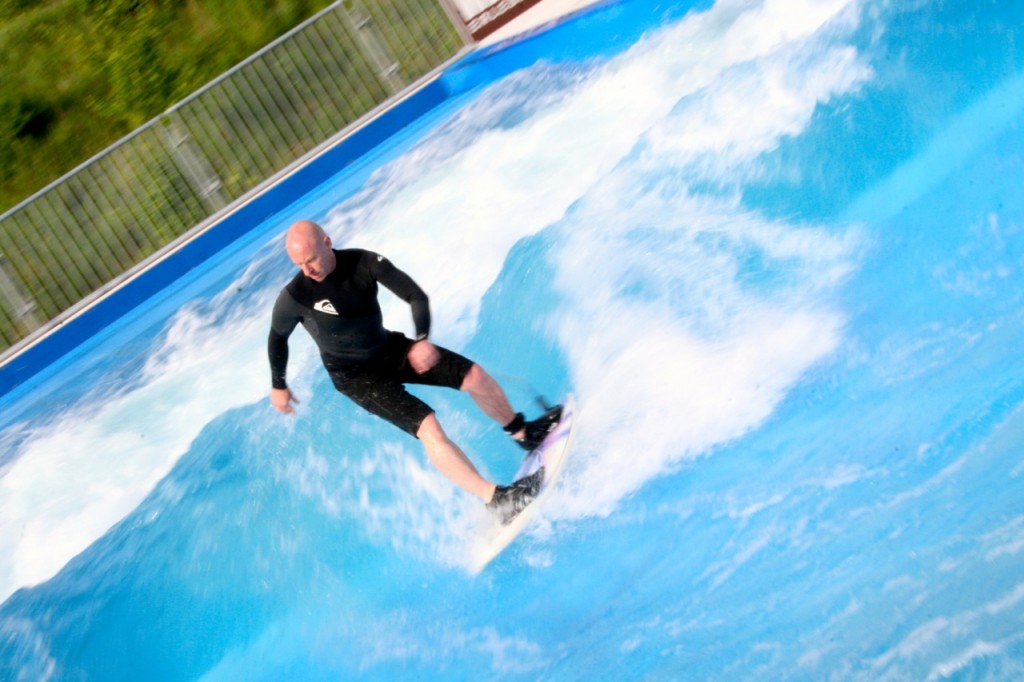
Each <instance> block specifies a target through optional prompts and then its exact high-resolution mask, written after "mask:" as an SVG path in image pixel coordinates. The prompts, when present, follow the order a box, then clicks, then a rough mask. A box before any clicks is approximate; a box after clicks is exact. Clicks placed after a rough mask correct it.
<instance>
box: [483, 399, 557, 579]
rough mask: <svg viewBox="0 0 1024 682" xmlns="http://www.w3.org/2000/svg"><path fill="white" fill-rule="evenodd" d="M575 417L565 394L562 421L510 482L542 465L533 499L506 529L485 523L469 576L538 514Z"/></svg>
mask: <svg viewBox="0 0 1024 682" xmlns="http://www.w3.org/2000/svg"><path fill="white" fill-rule="evenodd" d="M575 417H576V401H575V400H573V397H572V394H569V395H567V396H566V397H565V403H564V404H563V406H562V420H561V421H560V422H558V426H556V427H555V428H554V430H552V431H551V433H549V434H548V435H547V437H546V438H545V439H544V442H543V443H541V444H540V446H539V447H538V448H537V449H536V450H534V451H533V452H531V453H530V454H528V455H527V456H526V457H525V458H524V459H523V463H522V465H521V466H520V467H519V471H518V472H517V473H516V475H515V478H514V479H513V480H516V481H518V480H519V479H521V478H525V477H526V476H529V475H530V474H532V473H534V472H536V471H537V470H538V469H539V468H540V467H541V466H543V467H544V482H543V483H541V486H540V492H539V493H538V494H537V498H536V499H535V500H534V501H533V502H531V503H530V505H529V506H528V507H526V509H524V510H523V511H521V512H519V516H517V517H516V518H514V519H512V521H511V523H509V524H508V525H507V526H502V525H501V524H500V523H499V522H498V521H497V520H494V521H493V523H488V524H486V526H485V528H484V535H483V537H481V538H480V539H479V540H477V541H476V542H475V543H474V545H473V547H472V550H471V556H470V571H471V572H472V573H474V574H476V573H479V572H480V571H482V570H483V569H484V567H485V566H487V564H489V563H490V562H491V560H492V559H494V557H496V556H498V555H499V554H501V552H502V551H503V550H504V549H505V548H506V547H508V546H509V545H510V544H512V541H513V540H515V539H516V537H518V535H519V534H520V533H521V532H523V529H524V528H526V526H527V524H529V523H530V520H531V519H533V517H534V516H535V515H536V514H537V513H538V512H539V511H540V509H541V507H542V506H543V504H544V501H545V498H546V497H547V496H548V493H550V491H551V488H552V487H553V486H554V483H555V480H556V479H557V478H558V475H559V474H560V473H561V472H562V466H563V465H564V464H565V459H566V456H567V455H568V453H569V444H570V441H571V440H572V426H573V421H574V420H575Z"/></svg>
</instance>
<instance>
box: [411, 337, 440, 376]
mask: <svg viewBox="0 0 1024 682" xmlns="http://www.w3.org/2000/svg"><path fill="white" fill-rule="evenodd" d="M407 357H408V358H409V364H410V365H412V368H413V369H414V370H416V373H417V374H423V373H424V372H427V371H429V370H431V369H432V368H433V367H434V365H436V364H437V362H438V360H440V359H441V354H440V353H439V352H438V351H437V347H436V346H435V345H434V344H432V343H430V341H427V340H426V339H423V340H422V341H417V342H416V343H414V344H412V347H411V348H409V355H408V356H407Z"/></svg>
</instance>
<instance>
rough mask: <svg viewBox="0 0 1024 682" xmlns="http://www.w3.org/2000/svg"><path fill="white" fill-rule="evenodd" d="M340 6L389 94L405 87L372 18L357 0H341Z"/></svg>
mask: <svg viewBox="0 0 1024 682" xmlns="http://www.w3.org/2000/svg"><path fill="white" fill-rule="evenodd" d="M341 7H342V9H344V10H345V18H346V19H347V20H348V22H349V25H350V26H351V27H352V30H353V32H354V33H355V34H356V35H358V36H359V42H361V43H362V44H363V50H364V51H365V54H366V56H367V57H368V58H369V60H370V63H371V64H372V65H373V68H375V69H376V70H377V75H378V76H380V79H381V81H382V82H383V83H384V85H385V87H387V89H388V92H389V93H390V94H392V95H394V94H397V93H398V92H399V91H400V90H401V89H402V88H404V87H405V81H403V80H402V76H401V74H400V73H399V64H398V60H397V59H395V58H394V56H392V54H391V51H390V50H388V48H387V45H385V44H384V40H383V39H382V38H381V35H380V32H379V31H378V30H377V27H376V26H375V25H374V24H373V19H372V18H371V17H370V15H369V14H368V13H367V12H366V10H365V9H363V8H362V6H361V5H359V3H358V2H357V0H342V3H341Z"/></svg>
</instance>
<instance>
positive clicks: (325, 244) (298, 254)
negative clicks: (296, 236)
mask: <svg viewBox="0 0 1024 682" xmlns="http://www.w3.org/2000/svg"><path fill="white" fill-rule="evenodd" d="M288 256H289V257H290V258H291V259H292V262H293V263H295V265H297V266H298V267H299V269H300V270H302V274H304V275H305V276H306V277H309V278H310V279H312V280H314V281H317V282H322V281H324V279H325V278H326V277H327V275H329V274H331V271H332V270H334V265H335V263H334V252H333V251H331V238H330V237H323V238H322V239H319V240H318V239H302V240H296V241H293V242H291V241H290V242H289V243H288Z"/></svg>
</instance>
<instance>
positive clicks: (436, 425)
mask: <svg viewBox="0 0 1024 682" xmlns="http://www.w3.org/2000/svg"><path fill="white" fill-rule="evenodd" d="M416 437H417V438H419V439H420V440H422V441H427V442H432V441H437V440H446V439H447V438H448V436H447V435H445V432H444V429H442V428H441V422H439V421H438V420H437V416H436V415H435V414H434V413H433V412H431V413H430V414H428V415H427V416H426V417H424V418H423V421H421V422H420V425H419V428H417V429H416Z"/></svg>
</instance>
